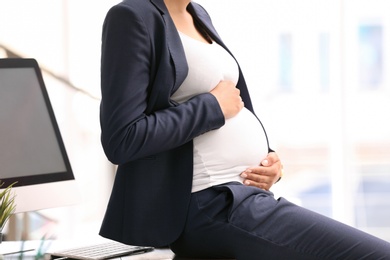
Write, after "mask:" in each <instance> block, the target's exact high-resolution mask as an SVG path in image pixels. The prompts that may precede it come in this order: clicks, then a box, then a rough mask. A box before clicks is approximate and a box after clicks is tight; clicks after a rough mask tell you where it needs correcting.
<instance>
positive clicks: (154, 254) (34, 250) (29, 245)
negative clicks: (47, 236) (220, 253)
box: [0, 239, 174, 260]
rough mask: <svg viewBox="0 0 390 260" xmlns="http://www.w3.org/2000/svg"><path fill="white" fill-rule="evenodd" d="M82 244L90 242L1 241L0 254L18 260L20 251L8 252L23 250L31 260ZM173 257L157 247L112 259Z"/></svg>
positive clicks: (164, 259) (166, 250)
mask: <svg viewBox="0 0 390 260" xmlns="http://www.w3.org/2000/svg"><path fill="white" fill-rule="evenodd" d="M98 242H102V240H101V239H99V241H98ZM82 245H91V242H89V244H86V242H85V241H83V242H81V241H78V242H75V241H71V242H69V241H60V240H50V241H44V242H43V243H42V242H41V241H26V242H24V243H22V242H20V241H12V242H11V241H4V242H3V243H1V244H0V255H1V254H7V255H5V256H4V260H19V259H20V258H19V256H20V253H16V254H9V253H14V252H19V251H21V250H25V252H24V253H23V258H22V259H23V260H33V259H35V256H36V255H38V254H42V253H50V252H54V251H57V250H63V249H69V248H73V247H76V246H82ZM39 248H41V252H39ZM173 258H174V253H173V252H172V251H171V250H169V249H158V248H157V249H154V250H153V251H151V252H148V253H144V254H139V255H132V256H124V257H120V258H113V259H115V260H142V259H147V260H170V259H173ZM0 259H1V258H0ZM42 259H43V258H42ZM45 259H47V258H45Z"/></svg>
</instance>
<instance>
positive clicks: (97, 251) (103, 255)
mask: <svg viewBox="0 0 390 260" xmlns="http://www.w3.org/2000/svg"><path fill="white" fill-rule="evenodd" d="M153 249H154V248H153V247H145V246H132V245H125V244H122V243H119V242H115V241H109V242H104V243H100V244H94V245H89V246H82V247H78V248H72V249H67V250H62V251H57V252H53V253H50V256H51V259H58V260H59V259H83V260H105V259H111V258H115V257H120V256H126V255H133V254H141V253H146V252H149V251H152V250H153Z"/></svg>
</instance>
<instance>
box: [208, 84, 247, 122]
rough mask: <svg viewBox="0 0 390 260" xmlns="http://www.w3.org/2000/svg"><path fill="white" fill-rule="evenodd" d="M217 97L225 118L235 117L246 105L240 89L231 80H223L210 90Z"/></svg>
mask: <svg viewBox="0 0 390 260" xmlns="http://www.w3.org/2000/svg"><path fill="white" fill-rule="evenodd" d="M210 93H211V94H213V95H214V96H215V98H216V99H217V101H218V103H219V106H220V107H221V110H222V113H223V115H224V116H225V119H229V118H231V117H234V116H235V115H237V114H238V112H240V111H241V109H242V108H243V107H244V102H242V99H241V96H240V90H239V89H238V88H236V86H235V85H234V83H233V82H231V81H221V82H219V83H218V85H217V86H216V87H215V88H214V89H212V90H211V91H210Z"/></svg>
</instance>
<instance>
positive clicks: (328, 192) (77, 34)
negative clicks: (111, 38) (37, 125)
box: [0, 0, 390, 241]
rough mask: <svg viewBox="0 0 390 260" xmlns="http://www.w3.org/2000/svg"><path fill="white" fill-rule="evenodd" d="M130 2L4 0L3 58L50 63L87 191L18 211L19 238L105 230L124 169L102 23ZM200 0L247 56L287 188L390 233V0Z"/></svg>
mask: <svg viewBox="0 0 390 260" xmlns="http://www.w3.org/2000/svg"><path fill="white" fill-rule="evenodd" d="M118 2H119V1H113V0H106V1H92V0H82V1H76V0H56V1H53V0H35V1H31V0H20V1H12V0H0V58H5V57H23V58H35V59H36V60H37V61H38V63H39V64H40V66H41V69H42V71H43V76H44V80H45V83H46V86H47V88H48V91H49V96H50V99H51V102H52V105H53V108H54V112H55V114H56V117H57V120H58V124H59V127H60V130H61V133H62V136H63V138H64V142H65V146H66V149H67V152H68V155H69V158H70V161H71V164H72V168H73V171H74V174H75V178H76V180H77V182H78V185H79V188H80V192H81V197H80V203H79V204H77V205H74V206H70V207H63V208H55V209H46V210H42V211H38V212H29V213H23V214H16V215H15V216H14V218H13V219H12V220H11V221H10V223H9V226H11V227H12V228H11V227H8V230H9V234H8V235H7V239H9V240H20V239H41V238H42V237H43V236H45V237H48V238H59V239H60V238H65V239H72V238H75V237H78V236H85V234H91V235H96V234H97V233H98V231H99V227H100V222H101V220H102V218H103V214H104V211H105V207H106V204H107V200H108V197H109V194H110V191H111V185H112V181H113V177H114V175H115V166H114V165H112V164H110V163H109V162H108V161H107V159H106V157H105V156H104V153H103V151H102V148H101V145H100V127H99V102H100V44H101V29H102V23H103V20H104V17H105V14H106V12H107V11H108V9H109V8H110V7H111V6H112V5H114V4H116V3H118ZM196 2H198V3H200V4H202V5H203V6H204V7H205V8H206V10H207V11H208V12H209V14H210V15H211V17H212V19H213V22H214V25H215V27H216V28H217V30H218V31H219V34H220V36H221V37H222V38H223V39H224V41H225V43H226V44H227V46H228V47H229V48H230V50H231V51H232V52H233V53H234V55H235V57H236V58H237V60H238V61H239V63H240V65H241V67H242V70H243V72H244V75H245V77H246V80H247V83H248V86H249V89H250V92H251V94H252V100H253V103H254V107H255V110H256V112H257V115H258V116H259V117H260V119H261V120H262V122H263V123H264V125H265V127H266V129H267V133H268V135H269V138H270V143H271V147H272V148H273V149H274V150H276V151H277V152H278V154H279V157H280V158H281V159H282V162H283V164H284V170H285V176H284V178H283V180H282V181H281V182H280V183H278V184H276V185H275V186H274V187H273V188H272V190H273V192H274V193H275V196H277V197H279V196H283V197H286V198H287V199H289V200H291V201H293V202H295V203H296V204H299V205H302V206H304V207H306V208H309V209H311V210H313V211H316V212H319V213H321V214H324V215H326V216H329V217H332V218H335V219H337V220H339V221H342V222H344V223H347V224H349V225H352V226H355V227H357V228H359V229H361V230H364V231H366V232H368V233H371V234H373V235H376V236H378V237H381V238H383V239H385V240H387V241H390V123H389V120H388V118H389V113H390V78H389V72H390V67H389V62H390V52H389V48H386V46H390V43H389V41H390V16H389V15H388V12H387V10H389V7H390V3H389V2H388V1H387V0H295V1H289V0H278V1H271V0H257V1H254V0H234V1H233V0H211V1H210V0H207V1H206V0H198V1H196ZM0 177H1V176H0ZM26 226H28V229H29V230H30V232H29V233H28V234H26V233H24V232H23V230H24V228H25V227H26ZM11 229H12V232H10V230H11Z"/></svg>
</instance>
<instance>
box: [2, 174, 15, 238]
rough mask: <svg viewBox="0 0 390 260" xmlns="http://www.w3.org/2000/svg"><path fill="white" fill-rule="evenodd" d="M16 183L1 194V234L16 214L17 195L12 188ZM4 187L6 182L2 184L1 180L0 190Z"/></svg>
mask: <svg viewBox="0 0 390 260" xmlns="http://www.w3.org/2000/svg"><path fill="white" fill-rule="evenodd" d="M15 183H16V182H14V183H12V184H10V185H9V186H8V187H6V188H4V190H2V191H1V192H0V233H1V231H2V230H3V228H4V226H5V223H7V220H8V219H9V217H10V216H11V215H12V213H14V212H15V208H16V204H15V195H14V194H13V193H12V186H13V185H15ZM3 185H4V182H1V180H0V189H1V187H2V186H3Z"/></svg>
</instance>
